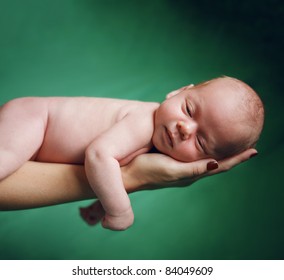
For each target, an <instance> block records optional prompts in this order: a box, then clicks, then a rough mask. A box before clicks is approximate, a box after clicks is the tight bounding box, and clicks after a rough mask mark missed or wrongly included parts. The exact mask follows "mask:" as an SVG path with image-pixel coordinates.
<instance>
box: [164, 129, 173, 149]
mask: <svg viewBox="0 0 284 280" xmlns="http://www.w3.org/2000/svg"><path fill="white" fill-rule="evenodd" d="M165 129H166V138H167V141H168V143H169V145H170V146H171V147H172V148H173V146H174V142H173V137H172V134H171V132H170V131H169V130H168V129H167V128H165Z"/></svg>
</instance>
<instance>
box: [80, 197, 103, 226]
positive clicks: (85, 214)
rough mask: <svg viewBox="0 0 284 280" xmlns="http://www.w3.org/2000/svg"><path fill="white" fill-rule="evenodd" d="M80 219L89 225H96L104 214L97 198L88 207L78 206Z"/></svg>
mask: <svg viewBox="0 0 284 280" xmlns="http://www.w3.org/2000/svg"><path fill="white" fill-rule="evenodd" d="M80 215H81V217H82V219H83V220H84V221H85V222H86V223H87V224H88V225H90V226H93V225H96V224H97V223H98V222H100V220H101V219H102V218H103V216H104V215H105V211H104V209H103V207H102V205H101V203H100V201H99V200H97V201H96V202H94V203H92V204H91V205H90V206H88V207H84V208H80Z"/></svg>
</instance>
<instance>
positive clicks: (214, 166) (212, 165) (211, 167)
mask: <svg viewBox="0 0 284 280" xmlns="http://www.w3.org/2000/svg"><path fill="white" fill-rule="evenodd" d="M218 167H219V165H218V162H217V161H210V162H208V163H207V170H208V171H211V170H214V169H217V168H218Z"/></svg>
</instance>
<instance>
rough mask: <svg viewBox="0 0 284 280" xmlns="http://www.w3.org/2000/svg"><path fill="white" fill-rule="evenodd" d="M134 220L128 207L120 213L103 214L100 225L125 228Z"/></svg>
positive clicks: (114, 228) (112, 228)
mask: <svg viewBox="0 0 284 280" xmlns="http://www.w3.org/2000/svg"><path fill="white" fill-rule="evenodd" d="M133 222H134V214H133V211H132V208H131V207H130V208H129V209H128V210H127V211H125V212H123V213H122V214H120V215H109V214H105V216H104V218H103V219H102V226H103V227H104V228H108V229H111V230H126V229H127V228H129V227H130V226H131V225H132V224H133Z"/></svg>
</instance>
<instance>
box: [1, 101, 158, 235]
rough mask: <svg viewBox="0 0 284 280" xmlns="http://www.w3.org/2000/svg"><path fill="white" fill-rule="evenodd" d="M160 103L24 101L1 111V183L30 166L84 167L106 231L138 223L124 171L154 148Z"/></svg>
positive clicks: (14, 103) (5, 106)
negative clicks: (33, 163)
mask: <svg viewBox="0 0 284 280" xmlns="http://www.w3.org/2000/svg"><path fill="white" fill-rule="evenodd" d="M158 106H159V104H158V103H149V102H139V101H129V100H116V99H103V98H87V97H76V98H66V97H49V98H34V97H30V98H20V99H15V100H12V101H10V102H8V103H7V104H5V105H3V106H2V107H1V109H0V135H1V137H0V149H1V151H0V152H1V159H0V168H1V169H0V180H1V179H3V178H5V177H7V176H8V175H9V174H11V173H13V172H14V171H15V170H17V169H18V168H19V167H20V166H22V165H23V164H24V163H25V162H26V161H28V160H35V161H40V162H58V163H73V164H74V163H75V164H83V163H84V164H85V169H86V174H87V177H88V180H89V182H90V184H91V186H92V188H93V190H94V191H95V193H96V195H97V197H98V198H99V200H100V201H101V203H102V205H103V207H104V210H105V212H106V215H105V217H104V219H103V226H105V227H107V228H111V229H116V230H121V229H125V228H127V227H129V226H130V225H131V224H132V223H133V219H134V218H133V212H132V208H131V205H130V201H129V198H128V196H127V193H126V191H125V189H124V186H123V183H122V179H121V174H120V169H119V166H120V165H125V164H127V163H128V162H129V161H130V160H131V159H133V158H134V157H135V156H137V155H138V154H141V153H145V152H147V151H148V150H149V149H150V148H151V147H152V142H151V137H152V134H153V129H154V122H153V118H154V112H155V110H156V108H158Z"/></svg>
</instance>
